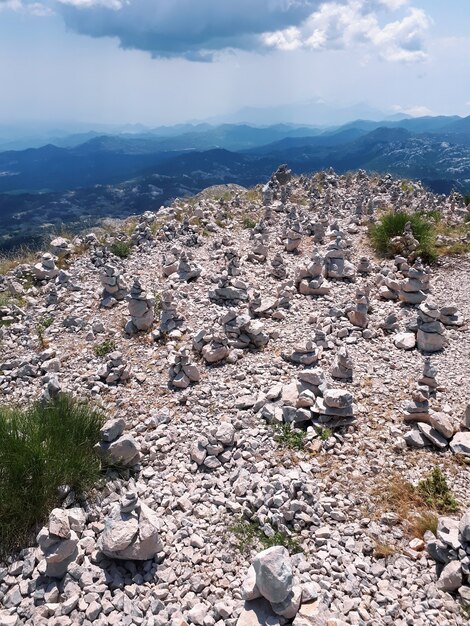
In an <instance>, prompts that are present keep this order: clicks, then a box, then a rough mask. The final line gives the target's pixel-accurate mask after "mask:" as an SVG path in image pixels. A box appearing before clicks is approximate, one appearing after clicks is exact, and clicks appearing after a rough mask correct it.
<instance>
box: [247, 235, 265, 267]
mask: <svg viewBox="0 0 470 626" xmlns="http://www.w3.org/2000/svg"><path fill="white" fill-rule="evenodd" d="M253 240H254V241H253V247H252V249H251V252H249V253H248V256H247V259H248V261H251V262H252V263H265V262H266V259H267V258H268V246H267V245H266V238H265V237H264V236H263V235H262V234H256V235H254V237H253Z"/></svg>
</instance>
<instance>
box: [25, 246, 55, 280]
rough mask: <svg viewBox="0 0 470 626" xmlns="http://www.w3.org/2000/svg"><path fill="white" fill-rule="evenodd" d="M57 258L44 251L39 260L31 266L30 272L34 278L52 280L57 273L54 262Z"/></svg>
mask: <svg viewBox="0 0 470 626" xmlns="http://www.w3.org/2000/svg"><path fill="white" fill-rule="evenodd" d="M56 261H57V258H56V257H55V256H53V255H52V254H50V253H49V252H46V253H45V254H43V255H42V256H41V260H40V261H39V263H36V265H33V267H32V270H31V271H32V274H33V276H34V278H35V279H36V280H52V279H53V278H56V276H57V275H58V273H59V270H58V268H57V267H56V264H55V262H56Z"/></svg>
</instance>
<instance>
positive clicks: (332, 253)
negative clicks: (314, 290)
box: [325, 236, 355, 280]
mask: <svg viewBox="0 0 470 626" xmlns="http://www.w3.org/2000/svg"><path fill="white" fill-rule="evenodd" d="M346 248H347V244H346V241H345V240H344V239H342V238H341V237H340V236H337V237H336V239H335V241H332V242H331V243H330V244H329V246H328V249H327V252H326V254H325V275H326V277H327V278H336V279H350V280H351V279H353V278H354V275H355V270H354V265H353V264H352V263H351V262H350V261H348V260H347V258H346V252H345V250H346Z"/></svg>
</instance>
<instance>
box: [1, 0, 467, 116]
mask: <svg viewBox="0 0 470 626" xmlns="http://www.w3.org/2000/svg"><path fill="white" fill-rule="evenodd" d="M469 25H470V2H469V0H448V1H447V2H442V0H335V1H329V0H326V1H324V2H320V1H319V0H44V1H43V2H38V1H33V0H0V85H1V89H2V97H1V98H0V122H3V123H8V122H18V121H21V120H43V121H44V122H48V123H52V122H54V123H57V124H59V123H61V122H63V121H66V120H76V121H81V122H84V123H88V124H91V123H95V122H96V123H116V124H124V123H142V124H146V125H153V126H155V125H159V124H172V123H177V122H183V121H188V120H195V119H207V118H214V117H221V116H225V115H228V114H230V113H232V112H234V111H237V110H239V109H242V108H244V107H270V106H278V105H290V104H294V103H298V102H306V101H310V100H312V101H320V102H325V103H327V104H328V105H332V106H336V107H343V106H349V105H353V104H356V103H365V104H367V105H368V106H370V107H373V108H376V109H380V110H381V111H384V112H386V113H393V112H402V111H403V112H409V113H411V114H427V113H428V114H459V115H470V81H469V80H468V79H469V77H470V54H469V53H468V50H469V44H470V35H469V34H468V30H469V28H468V27H469Z"/></svg>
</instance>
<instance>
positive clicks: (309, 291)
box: [295, 251, 331, 296]
mask: <svg viewBox="0 0 470 626" xmlns="http://www.w3.org/2000/svg"><path fill="white" fill-rule="evenodd" d="M323 272H324V261H323V257H322V256H321V255H320V254H319V253H318V252H315V251H314V252H313V254H312V258H311V261H310V263H309V264H308V265H307V267H303V268H300V269H299V270H298V272H297V275H296V278H295V284H296V287H297V289H298V290H299V293H301V294H302V295H304V296H325V295H327V294H329V293H330V289H331V286H330V284H329V283H328V281H326V280H325V278H324V277H323Z"/></svg>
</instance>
